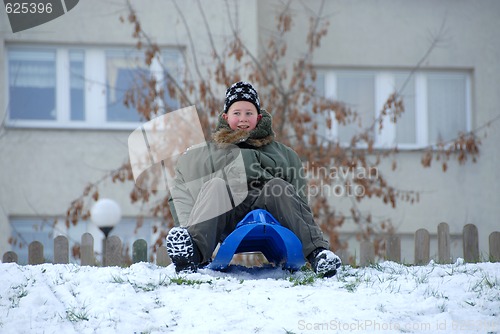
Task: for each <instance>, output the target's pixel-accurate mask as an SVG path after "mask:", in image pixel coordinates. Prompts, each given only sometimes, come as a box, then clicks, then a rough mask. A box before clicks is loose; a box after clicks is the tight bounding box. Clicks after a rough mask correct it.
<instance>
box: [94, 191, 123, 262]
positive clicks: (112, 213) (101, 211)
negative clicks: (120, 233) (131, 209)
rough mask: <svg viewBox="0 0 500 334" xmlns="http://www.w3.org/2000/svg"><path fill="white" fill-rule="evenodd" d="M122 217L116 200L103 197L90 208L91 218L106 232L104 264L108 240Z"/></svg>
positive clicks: (103, 244) (103, 254)
mask: <svg viewBox="0 0 500 334" xmlns="http://www.w3.org/2000/svg"><path fill="white" fill-rule="evenodd" d="M121 217H122V210H121V209H120V206H119V205H118V203H116V201H114V200H112V199H109V198H103V199H100V200H98V201H97V202H96V203H95V204H94V206H93V207H92V209H91V210H90V219H91V220H92V222H93V223H94V224H96V225H97V227H99V229H100V230H101V231H102V232H103V233H104V240H103V243H102V264H103V265H106V264H105V263H104V261H105V258H106V256H105V255H106V254H105V253H106V241H107V239H108V235H109V233H110V232H111V230H112V229H113V228H114V227H115V226H116V224H118V223H119V222H120V220H121Z"/></svg>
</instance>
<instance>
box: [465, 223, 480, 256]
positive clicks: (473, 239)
mask: <svg viewBox="0 0 500 334" xmlns="http://www.w3.org/2000/svg"><path fill="white" fill-rule="evenodd" d="M478 239H479V237H478V232H477V227H476V225H474V224H467V225H465V226H464V230H463V245H464V260H465V262H469V263H476V262H479V240H478Z"/></svg>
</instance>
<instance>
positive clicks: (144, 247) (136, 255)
mask: <svg viewBox="0 0 500 334" xmlns="http://www.w3.org/2000/svg"><path fill="white" fill-rule="evenodd" d="M137 262H148V243H147V242H146V240H144V239H138V240H136V241H134V244H133V245H132V263H137Z"/></svg>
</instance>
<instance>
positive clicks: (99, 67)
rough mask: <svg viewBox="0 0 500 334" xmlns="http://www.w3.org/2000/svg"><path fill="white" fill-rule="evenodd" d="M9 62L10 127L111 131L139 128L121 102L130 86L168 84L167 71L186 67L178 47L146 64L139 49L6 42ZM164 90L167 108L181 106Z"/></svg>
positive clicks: (131, 111) (173, 72)
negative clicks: (152, 81)
mask: <svg viewBox="0 0 500 334" xmlns="http://www.w3.org/2000/svg"><path fill="white" fill-rule="evenodd" d="M7 64H8V85H7V96H8V103H7V108H8V125H9V126H21V127H24V126H28V127H64V128H67V127H69V128H72V127H76V128H107V129H109V128H117V129H133V128H136V127H137V125H138V123H139V122H142V119H141V118H140V116H139V114H138V113H137V111H136V110H134V109H131V108H130V109H129V108H127V107H126V106H125V105H124V104H123V100H124V97H125V93H126V92H127V90H128V89H130V88H132V87H141V85H142V84H143V83H144V78H146V79H147V78H150V77H151V76H154V77H155V79H156V80H157V82H158V85H161V86H163V87H166V77H167V76H166V75H165V73H164V72H163V69H164V68H165V69H166V70H167V71H168V72H169V74H170V75H172V76H173V77H176V78H180V73H182V66H183V63H182V57H181V53H180V51H179V50H177V49H168V50H163V51H162V53H161V59H160V61H158V60H157V59H155V60H154V61H153V63H152V65H151V66H146V64H145V62H144V54H143V52H140V51H137V50H130V49H100V48H86V49H79V48H69V47H68V48H62V47H54V48H50V47H46V48H39V47H34V46H33V47H29V46H12V47H10V46H8V47H7ZM162 64H163V66H162ZM164 91H165V92H167V91H168V90H167V89H164ZM165 94H166V98H165V101H166V103H167V104H168V106H169V107H171V108H178V107H179V105H178V102H177V101H176V100H175V97H170V96H168V93H165ZM156 102H157V103H159V104H160V105H161V103H162V102H161V101H156Z"/></svg>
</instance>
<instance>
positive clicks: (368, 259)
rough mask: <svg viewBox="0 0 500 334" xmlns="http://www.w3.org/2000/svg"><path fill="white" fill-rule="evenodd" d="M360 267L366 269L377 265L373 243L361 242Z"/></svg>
mask: <svg viewBox="0 0 500 334" xmlns="http://www.w3.org/2000/svg"><path fill="white" fill-rule="evenodd" d="M359 253H360V254H359V265H360V266H361V267H365V266H367V265H370V264H373V263H375V249H374V247H373V243H372V242H369V241H361V243H360V252H359Z"/></svg>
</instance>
